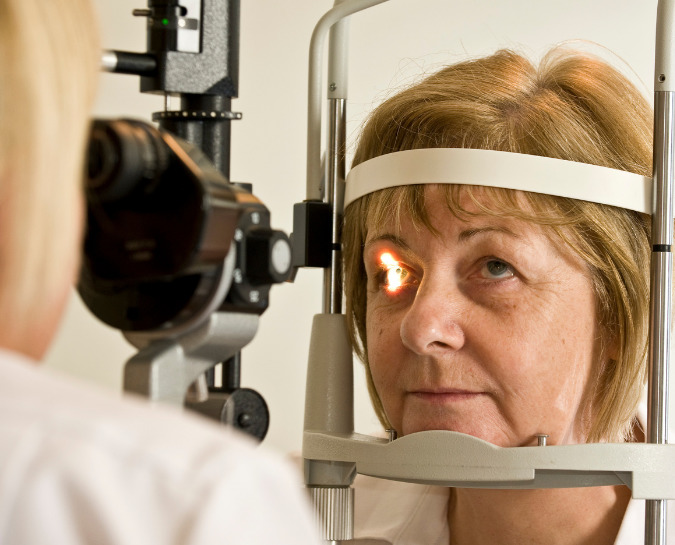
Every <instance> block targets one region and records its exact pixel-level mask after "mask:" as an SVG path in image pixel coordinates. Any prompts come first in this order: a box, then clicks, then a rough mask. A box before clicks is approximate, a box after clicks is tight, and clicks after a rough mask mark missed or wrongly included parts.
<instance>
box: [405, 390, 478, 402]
mask: <svg viewBox="0 0 675 545" xmlns="http://www.w3.org/2000/svg"><path fill="white" fill-rule="evenodd" d="M409 395H411V396H413V397H415V398H417V399H420V400H422V401H426V402H428V403H440V404H443V403H458V402H461V401H471V400H474V399H477V398H479V397H481V396H483V395H484V393H483V392H473V391H471V390H459V389H455V388H449V389H442V390H413V391H411V392H409Z"/></svg>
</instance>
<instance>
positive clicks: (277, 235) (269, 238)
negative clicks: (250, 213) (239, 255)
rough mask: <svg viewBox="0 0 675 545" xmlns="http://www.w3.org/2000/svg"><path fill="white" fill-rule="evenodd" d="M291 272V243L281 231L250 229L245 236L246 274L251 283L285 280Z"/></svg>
mask: <svg viewBox="0 0 675 545" xmlns="http://www.w3.org/2000/svg"><path fill="white" fill-rule="evenodd" d="M290 272H291V244H290V242H289V240H288V237H287V236H286V235H285V234H284V233H283V232H281V231H273V230H272V229H265V228H255V229H251V230H250V231H249V232H248V233H247V236H246V276H247V278H248V281H249V282H250V283H251V285H254V286H261V285H266V284H278V283H280V282H285V281H286V280H287V279H288V277H289V275H290Z"/></svg>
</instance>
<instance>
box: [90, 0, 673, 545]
mask: <svg viewBox="0 0 675 545" xmlns="http://www.w3.org/2000/svg"><path fill="white" fill-rule="evenodd" d="M387 1H388V0H336V1H335V5H334V7H333V8H332V9H330V10H329V11H327V12H326V13H325V15H324V16H323V17H322V18H321V19H320V20H319V22H318V23H317V25H316V27H315V29H314V33H313V34H312V39H311V44H310V50H309V87H308V100H309V104H308V118H307V179H306V182H307V186H306V197H305V199H304V200H303V202H300V203H298V204H296V205H295V206H294V210H293V232H292V233H291V234H290V235H287V234H285V233H284V232H282V231H280V230H277V229H275V228H274V227H273V225H274V221H273V217H272V216H273V215H272V214H271V212H270V210H269V209H268V207H267V206H265V204H264V203H263V202H262V201H261V200H260V199H259V198H257V197H256V196H255V188H253V187H252V186H251V185H248V184H240V183H236V182H233V181H231V180H230V143H231V142H230V140H231V128H230V127H231V123H232V122H233V121H235V120H237V119H239V118H240V117H241V114H239V113H237V112H233V111H232V100H231V99H232V98H235V97H237V93H238V76H239V64H238V63H239V56H238V55H239V18H240V2H239V1H238V0H148V7H147V9H138V10H135V12H134V15H136V16H138V17H143V18H145V19H146V20H147V52H145V53H131V52H124V51H106V52H104V54H103V57H102V63H103V67H104V70H106V71H109V72H116V73H121V74H130V75H135V76H138V77H139V78H140V86H141V91H142V92H144V93H152V94H157V95H162V96H164V97H165V108H164V110H163V111H161V112H158V113H156V114H154V116H153V121H154V122H155V124H150V123H146V122H143V121H138V120H133V119H112V120H111V119H105V120H104V119H98V120H95V121H94V123H93V125H92V131H91V137H90V143H89V153H88V165H87V167H88V171H87V173H88V176H87V185H86V194H87V232H86V236H85V242H84V245H85V246H84V258H83V267H82V272H81V276H80V279H79V283H78V291H79V293H80V296H81V298H82V300H83V301H84V303H85V305H86V306H87V307H88V309H89V310H90V311H91V312H92V313H93V314H94V315H96V316H97V317H98V318H99V319H100V320H102V321H103V322H105V323H106V324H108V325H110V326H111V327H113V328H116V329H119V330H121V331H122V332H123V334H124V336H125V338H126V339H127V340H128V341H129V342H130V343H131V344H132V345H133V346H134V347H135V348H136V349H137V353H136V354H135V355H134V356H132V357H131V358H130V359H129V361H128V362H127V363H126V366H125V368H124V389H125V390H126V391H129V392H135V393H139V394H141V395H144V396H146V397H148V398H149V399H150V400H151V401H153V402H162V403H170V404H174V405H178V406H183V405H185V406H186V407H188V408H189V409H191V410H195V411H198V412H200V413H202V414H204V415H206V416H207V417H210V418H212V419H215V420H217V421H220V422H222V423H224V424H228V425H232V426H234V427H237V428H239V429H240V430H242V431H244V432H246V433H249V434H250V435H252V436H254V437H257V438H258V439H260V440H262V439H263V438H264V437H265V434H266V432H267V429H268V422H269V411H268V408H267V404H266V402H265V400H264V399H263V398H262V396H261V395H260V394H258V393H257V392H256V391H254V390H251V389H248V388H242V387H241V384H240V365H241V362H240V352H241V349H242V348H243V347H244V346H246V345H247V344H248V343H249V342H250V341H251V340H252V339H253V337H254V336H255V334H256V331H257V328H258V322H259V320H260V317H261V315H262V314H263V313H264V312H265V310H266V309H267V307H268V305H269V304H270V292H271V291H272V292H273V289H272V288H273V286H274V284H279V283H283V282H288V281H293V279H294V277H295V274H296V272H297V271H298V269H300V268H304V267H312V268H319V269H323V275H324V276H323V312H322V313H321V314H318V315H316V316H315V317H314V321H313V325H312V334H311V342H310V347H309V362H308V368H307V385H306V392H305V416H304V434H303V445H302V457H303V459H304V473H305V482H306V485H307V489H308V491H309V493H310V496H311V498H312V502H313V504H314V506H315V508H316V513H317V520H318V521H319V524H320V527H321V530H322V532H323V539H324V540H325V541H326V542H329V543H340V542H345V543H348V542H349V541H350V540H351V539H353V538H354V502H355V498H354V489H353V487H352V485H353V482H354V479H355V477H356V475H357V474H360V475H367V476H371V477H376V478H380V479H387V480H393V481H402V482H409V483H421V484H431V485H439V486H443V487H456V488H479V489H480V488H483V489H540V488H541V489H544V488H577V487H595V486H610V485H623V486H625V487H627V488H628V489H629V490H630V492H631V497H632V498H634V499H640V500H646V511H645V517H646V519H645V536H644V543H645V545H666V544H667V537H666V527H667V505H668V503H667V502H668V500H675V449H674V448H673V446H672V445H669V444H668V443H669V437H668V409H669V402H668V380H669V377H668V368H669V362H670V358H671V351H670V346H671V329H672V316H671V313H672V280H673V279H672V276H673V270H672V249H673V236H674V234H673V227H674V217H675V215H674V214H675V213H674V209H673V192H674V191H675V187H674V182H675V53H674V52H673V50H674V49H675V41H674V33H675V2H671V1H670V0H659V2H658V13H657V21H656V29H657V32H656V49H655V51H656V64H655V76H654V77H655V81H654V129H655V130H654V163H653V165H654V171H653V178H645V177H643V176H637V175H633V174H631V173H626V172H621V173H620V174H617V173H616V172H618V171H615V173H614V174H611V173H609V174H608V173H607V172H606V171H607V170H609V169H604V170H603V167H594V166H591V165H581V166H579V163H571V162H569V161H561V160H555V159H548V158H544V157H531V156H525V155H522V156H521V158H524V159H522V161H520V160H519V159H514V160H513V162H511V163H509V162H508V160H505V161H504V162H499V161H497V160H496V159H495V162H494V163H493V164H492V165H489V167H490V168H493V169H499V170H498V171H497V170H495V171H493V172H499V179H500V180H503V182H501V183H502V184H503V187H505V188H508V189H518V190H523V191H536V188H534V187H533V186H532V185H529V181H528V180H529V179H533V178H535V177H537V176H541V173H542V172H553V171H555V174H553V175H552V176H551V177H552V178H556V176H557V177H558V178H560V179H566V180H569V179H573V180H576V181H577V182H578V183H577V184H576V185H575V184H569V185H568V186H566V187H565V189H564V190H560V192H558V193H555V191H556V190H555V189H551V194H554V195H558V196H563V197H570V198H573V199H581V200H586V201H592V202H599V203H603V204H609V205H612V206H618V207H622V208H629V209H632V210H636V211H638V212H641V213H646V214H650V215H651V217H652V231H651V233H652V234H651V236H652V240H651V245H652V258H651V288H650V294H651V299H650V301H651V303H650V312H651V317H650V323H649V327H650V333H649V352H648V373H649V379H648V419H647V426H646V428H645V430H644V431H645V439H646V441H645V442H644V443H641V442H633V443H587V444H578V445H551V444H548V445H547V441H546V436H545V435H544V434H542V435H541V437H539V445H538V446H525V447H505V448H503V447H497V446H495V445H493V444H491V443H489V442H487V441H483V440H481V439H479V438H476V437H472V436H470V435H467V434H462V433H458V432H451V431H441V430H434V431H421V432H417V433H412V434H410V435H403V436H401V437H398V436H397V433H396V431H394V430H390V432H389V436H388V437H374V436H368V435H363V434H360V433H356V432H355V428H354V378H353V354H352V346H351V343H350V339H349V332H348V326H347V322H346V319H345V314H344V310H343V292H342V280H341V276H342V250H341V226H342V220H343V213H344V208H345V204H346V203H347V204H348V203H350V202H352V201H353V200H355V199H357V198H359V197H361V196H363V195H365V194H367V193H369V192H372V191H375V190H377V189H381V188H383V187H391V186H393V185H409V184H413V183H415V180H411V179H409V178H406V174H405V172H406V168H407V165H406V164H405V163H396V162H395V161H397V159H393V158H391V159H388V160H389V161H390V163H388V164H387V165H384V163H380V165H384V166H378V167H377V168H380V169H382V170H376V171H375V170H374V171H372V172H371V173H370V174H369V172H368V169H369V168H375V167H374V166H372V165H375V164H376V163H375V162H370V161H368V162H366V164H361V165H359V166H357V167H355V168H354V169H352V172H351V173H350V174H349V176H348V175H347V172H346V162H347V161H346V150H347V149H348V145H347V128H346V125H347V114H346V109H347V98H348V86H347V80H348V48H349V29H348V22H349V18H350V17H351V16H356V17H358V15H357V14H358V13H359V12H361V11H363V10H367V9H370V8H374V9H375V10H377V9H378V8H377V7H376V6H378V5H379V4H383V3H385V2H387ZM325 59H327V69H325V70H324V66H323V65H324V60H325ZM326 115H327V117H328V120H327V122H326V121H324V120H323V119H322V118H323V117H326ZM322 143H323V144H322ZM322 148H324V149H322ZM420 151H422V150H420ZM424 151H428V150H424ZM445 151H449V150H445ZM462 151H471V150H462ZM488 153H489V152H488ZM391 155H392V156H395V155H397V154H391ZM460 155H461V156H458V157H457V158H453V159H452V161H454V162H453V165H454V166H453V168H456V165H457V164H460V163H462V162H466V164H465V166H466V171H467V174H466V178H465V181H460V180H452V181H448V180H444V179H438V180H437V179H436V177H440V178H442V177H443V174H442V172H443V171H446V170H447V165H446V164H445V163H443V160H444V159H439V160H438V161H439V162H438V164H437V171H435V170H434V168H436V167H434V164H435V163H434V161H435V159H433V158H431V159H429V160H428V161H425V165H426V167H427V169H426V170H425V171H424V176H427V180H428V181H426V182H417V183H453V184H455V183H465V184H474V183H475V184H476V185H480V182H472V181H466V180H471V176H473V175H474V174H473V173H475V172H477V171H478V170H480V169H481V168H488V166H486V165H485V163H486V161H484V160H483V159H481V158H479V159H478V160H476V163H475V165H474V166H471V165H472V164H473V163H470V161H471V160H473V159H470V158H468V155H466V154H460ZM512 155H517V154H512ZM382 157H388V156H387V155H385V156H382ZM399 157H401V156H399ZM377 159H380V158H377ZM377 159H376V160H377ZM538 159H541V160H542V161H543V162H537V160H538ZM487 162H488V163H489V161H487ZM368 163H370V164H368ZM462 164H464V163H462ZM387 169H388V170H387ZM594 169H595V170H594ZM598 169H599V170H598ZM383 172H384V173H386V175H383V174H382V173H383ZM415 172H416V175H419V172H420V170H419V169H417V170H416V171H415ZM486 172H487V174H486V176H487V177H490V173H489V171H486ZM373 173H374V174H373ZM439 173H440V174H439ZM605 175H607V176H608V183H610V182H611V183H613V184H615V185H613V186H612V187H613V188H615V189H616V193H611V191H610V193H608V191H605V190H604V186H602V185H600V190H597V189H596V191H595V193H593V191H592V190H589V188H588V185H587V184H584V183H583V182H584V180H585V179H586V178H585V177H588V179H591V178H592V179H593V180H598V179H602V177H603V176H605ZM609 178H611V180H609ZM346 180H349V181H348V182H346ZM373 180H375V181H374V182H373ZM378 183H379V184H380V185H377V184H378ZM373 184H375V185H373ZM485 185H488V184H485ZM591 185H593V184H591ZM624 186H625V187H624ZM593 187H596V188H597V187H598V186H593ZM272 295H273V294H272ZM317 299H318V294H317ZM272 304H273V303H272ZM671 539H672V536H671Z"/></svg>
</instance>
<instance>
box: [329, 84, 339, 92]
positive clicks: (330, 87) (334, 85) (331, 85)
mask: <svg viewBox="0 0 675 545" xmlns="http://www.w3.org/2000/svg"><path fill="white" fill-rule="evenodd" d="M328 88H329V89H330V90H331V92H332V91H335V89H337V85H336V84H335V83H331V84H330V85H329V86H328Z"/></svg>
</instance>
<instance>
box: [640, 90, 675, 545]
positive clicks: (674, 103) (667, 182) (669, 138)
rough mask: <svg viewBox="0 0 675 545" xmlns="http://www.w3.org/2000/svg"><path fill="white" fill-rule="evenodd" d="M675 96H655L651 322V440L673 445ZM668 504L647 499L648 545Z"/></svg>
mask: <svg viewBox="0 0 675 545" xmlns="http://www.w3.org/2000/svg"><path fill="white" fill-rule="evenodd" d="M674 121H675V93H673V92H671V91H659V92H656V93H655V95H654V213H653V215H652V269H651V302H650V306H651V318H650V338H649V342H650V350H649V406H648V416H647V441H648V442H649V443H657V444H664V443H667V442H668V363H669V361H670V329H671V322H672V298H671V293H672V280H673V266H672V245H673V173H674V171H673V163H674V160H675V148H674V147H673V144H674V141H673V128H674V126H675V123H674ZM666 523H667V519H666V500H648V501H647V503H646V510H645V545H666Z"/></svg>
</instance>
